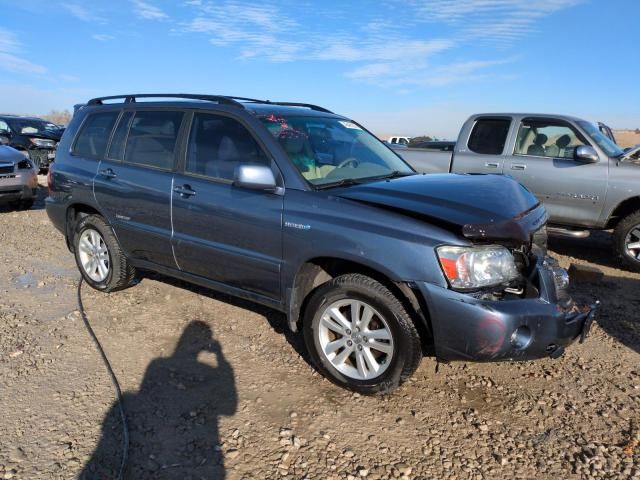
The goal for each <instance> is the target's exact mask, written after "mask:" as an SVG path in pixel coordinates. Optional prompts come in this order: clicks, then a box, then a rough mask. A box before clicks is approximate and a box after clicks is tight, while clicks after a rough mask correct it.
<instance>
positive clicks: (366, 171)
mask: <svg viewBox="0 0 640 480" xmlns="http://www.w3.org/2000/svg"><path fill="white" fill-rule="evenodd" d="M258 119H259V120H260V121H262V123H263V124H264V125H265V127H267V130H269V132H270V133H271V134H272V135H273V136H274V137H275V138H276V140H277V141H278V142H279V143H280V145H281V146H282V148H283V150H284V151H285V153H286V154H287V156H288V157H289V160H290V161H291V163H292V164H293V165H295V167H296V168H297V169H298V170H299V171H300V173H301V174H302V176H303V177H304V178H305V179H306V180H307V181H308V182H309V183H311V184H312V185H316V186H323V185H325V186H327V187H329V186H331V185H332V184H334V183H337V182H345V181H364V180H366V179H369V178H370V179H373V178H378V177H384V176H396V175H407V174H413V173H414V171H413V170H412V169H411V167H409V165H407V164H406V163H405V162H404V161H403V160H402V159H401V158H400V157H398V156H397V155H396V154H395V153H393V152H392V151H391V150H390V149H389V148H388V147H386V146H385V145H384V144H383V143H382V142H381V141H380V140H378V139H377V138H376V137H374V136H373V135H371V134H370V133H369V132H367V131H366V130H364V129H363V128H361V127H360V126H359V125H357V124H356V123H354V122H351V121H349V120H343V119H340V118H332V117H316V116H302V115H301V116H297V115H296V116H293V115H282V114H268V115H267V114H259V115H258Z"/></svg>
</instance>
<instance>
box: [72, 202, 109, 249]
mask: <svg viewBox="0 0 640 480" xmlns="http://www.w3.org/2000/svg"><path fill="white" fill-rule="evenodd" d="M88 215H100V216H101V217H102V218H105V216H104V215H103V214H102V212H100V211H99V210H98V209H96V208H95V207H93V206H91V205H88V204H86V203H73V204H71V205H69V206H68V207H67V213H66V216H65V219H66V221H65V232H64V236H65V240H66V242H67V248H68V249H69V251H70V252H72V253H75V252H74V246H73V232H74V231H75V229H76V225H77V224H78V222H79V221H80V220H82V219H83V218H84V217H86V216H88Z"/></svg>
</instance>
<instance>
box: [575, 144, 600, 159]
mask: <svg viewBox="0 0 640 480" xmlns="http://www.w3.org/2000/svg"><path fill="white" fill-rule="evenodd" d="M575 159H576V160H578V161H579V162H583V163H598V162H599V161H600V157H598V152H596V149H595V148H593V147H591V146H589V145H580V146H579V147H577V148H576V154H575Z"/></svg>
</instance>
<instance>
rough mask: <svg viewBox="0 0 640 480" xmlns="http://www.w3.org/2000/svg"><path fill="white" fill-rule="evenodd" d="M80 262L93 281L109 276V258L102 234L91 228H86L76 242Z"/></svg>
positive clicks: (102, 280)
mask: <svg viewBox="0 0 640 480" xmlns="http://www.w3.org/2000/svg"><path fill="white" fill-rule="evenodd" d="M78 253H79V257H80V264H81V265H82V269H83V270H84V272H85V273H86V274H87V276H88V277H89V278H90V279H91V280H93V281H94V282H98V283H100V282H104V281H105V280H106V279H107V277H108V276H109V269H110V268H111V263H110V262H111V260H110V257H109V249H108V248H107V244H106V243H105V242H104V239H103V238H102V235H101V234H100V232H98V231H97V230H94V229H92V228H88V229H86V230H85V231H84V232H82V235H81V236H80V241H79V242H78Z"/></svg>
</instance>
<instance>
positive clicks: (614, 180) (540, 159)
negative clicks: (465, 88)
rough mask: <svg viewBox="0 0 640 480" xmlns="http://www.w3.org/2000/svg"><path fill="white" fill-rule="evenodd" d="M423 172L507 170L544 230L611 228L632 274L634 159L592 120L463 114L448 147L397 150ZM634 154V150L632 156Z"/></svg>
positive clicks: (637, 175)
mask: <svg viewBox="0 0 640 480" xmlns="http://www.w3.org/2000/svg"><path fill="white" fill-rule="evenodd" d="M394 150H395V151H396V153H398V154H399V155H400V156H402V157H403V158H404V159H405V160H406V161H407V162H408V163H409V164H411V165H412V166H413V167H414V168H415V169H416V170H418V171H419V172H424V173H440V172H452V173H493V174H502V175H510V176H512V177H513V178H514V179H516V180H517V181H519V182H520V183H522V184H523V185H524V186H526V187H527V188H528V189H529V190H530V191H531V192H533V193H534V194H535V195H536V196H537V197H538V199H540V200H541V201H542V202H543V203H544V205H545V207H546V209H547V211H548V213H549V217H550V219H549V225H550V226H549V233H555V234H559V235H565V236H570V237H574V238H584V237H587V236H588V235H589V233H590V231H591V230H609V229H613V235H614V243H615V250H616V254H617V255H618V256H619V258H620V260H621V261H622V262H623V264H624V265H625V266H627V267H628V268H630V269H632V270H636V271H640V160H638V158H637V157H638V155H637V150H630V151H627V152H625V151H624V150H622V149H621V148H620V147H619V146H617V145H616V144H615V143H614V142H613V141H611V139H610V138H608V136H607V135H605V134H603V132H602V131H601V130H600V129H598V128H597V127H596V126H594V125H593V124H591V123H589V122H587V121H585V120H581V119H579V118H574V117H569V116H566V115H538V114H528V113H524V114H522V113H517V114H516V113H492V114H478V115H473V116H471V117H470V118H469V119H468V120H467V121H466V122H465V124H464V125H463V127H462V130H461V131H460V135H459V136H458V141H457V142H456V145H455V148H454V151H453V152H447V151H436V150H433V149H429V148H406V147H405V148H397V149H394ZM634 151H635V153H634Z"/></svg>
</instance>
